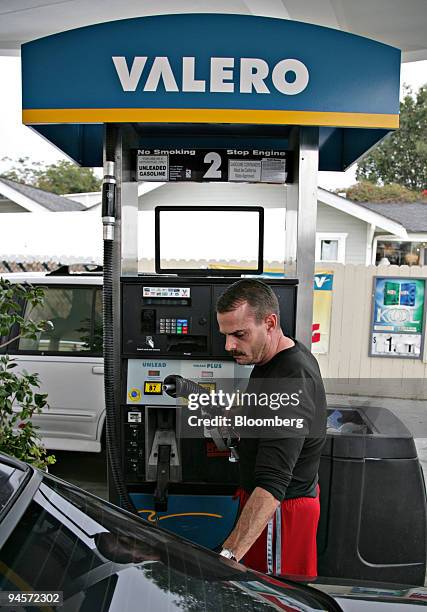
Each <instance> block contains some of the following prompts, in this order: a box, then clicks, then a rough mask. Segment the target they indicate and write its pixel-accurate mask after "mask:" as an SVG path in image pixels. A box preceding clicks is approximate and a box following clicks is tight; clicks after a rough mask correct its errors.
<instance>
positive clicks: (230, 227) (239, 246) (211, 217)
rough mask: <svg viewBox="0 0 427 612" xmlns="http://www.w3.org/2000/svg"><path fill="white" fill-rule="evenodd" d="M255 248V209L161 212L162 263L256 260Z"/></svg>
mask: <svg viewBox="0 0 427 612" xmlns="http://www.w3.org/2000/svg"><path fill="white" fill-rule="evenodd" d="M258 248H259V213H258V211H256V210H254V211H234V210H229V211H199V210H191V211H178V210H176V211H175V210H173V211H172V210H164V211H160V258H161V259H162V260H165V259H207V260H214V261H215V262H219V261H222V260H237V261H240V260H247V261H250V260H255V261H258ZM164 266H165V262H163V263H162V267H164ZM167 267H173V264H168V265H167V266H166V269H167ZM200 267H202V266H200Z"/></svg>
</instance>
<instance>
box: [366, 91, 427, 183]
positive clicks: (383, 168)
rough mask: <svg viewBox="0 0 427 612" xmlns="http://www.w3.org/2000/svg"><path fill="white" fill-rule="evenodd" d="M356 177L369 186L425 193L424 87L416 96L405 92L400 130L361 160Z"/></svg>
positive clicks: (426, 116)
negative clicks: (398, 186)
mask: <svg viewBox="0 0 427 612" xmlns="http://www.w3.org/2000/svg"><path fill="white" fill-rule="evenodd" d="M356 176H357V179H358V180H360V179H361V180H363V179H364V180H367V181H370V182H372V183H384V184H390V183H398V184H399V185H403V186H404V187H407V188H408V189H414V190H419V191H421V190H423V189H427V85H425V86H424V87H421V89H419V90H418V92H417V93H416V94H413V93H412V91H411V90H407V92H406V95H405V97H404V99H403V101H402V102H401V104H400V128H399V129H398V130H396V131H395V132H393V133H392V134H391V135H390V136H388V137H387V138H386V139H385V140H384V141H383V142H382V143H381V144H380V145H379V146H378V147H376V148H375V149H374V150H373V151H372V152H371V153H368V154H367V155H366V156H365V157H364V158H363V159H362V161H361V162H360V163H359V165H358V169H357V174H356Z"/></svg>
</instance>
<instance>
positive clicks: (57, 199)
mask: <svg viewBox="0 0 427 612" xmlns="http://www.w3.org/2000/svg"><path fill="white" fill-rule="evenodd" d="M2 183H4V184H5V185H7V186H8V187H11V188H12V189H14V190H15V191H17V192H18V193H20V194H22V195H23V196H26V197H27V198H30V199H31V200H33V201H34V202H36V203H37V204H40V206H43V208H45V209H46V210H49V211H50V212H72V211H76V210H86V207H85V206H83V204H80V202H75V201H74V200H70V199H69V198H64V197H62V196H59V195H56V194H55V193H49V192H48V191H43V189H37V188H36V187H31V186H30V185H24V184H22V183H17V182H16V181H11V180H10V179H6V178H3V177H1V176H0V193H1V184H2Z"/></svg>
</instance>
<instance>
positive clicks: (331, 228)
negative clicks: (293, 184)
mask: <svg viewBox="0 0 427 612" xmlns="http://www.w3.org/2000/svg"><path fill="white" fill-rule="evenodd" d="M317 231H318V232H327V233H346V234H347V240H346V245H345V263H346V264H349V263H350V264H365V263H366V241H367V223H366V222H365V221H361V220H360V219H357V218H356V217H352V216H350V215H347V214H346V213H343V212H341V211H340V210H337V209H336V208H332V207H331V206H327V205H326V204H322V203H321V202H318V204H317Z"/></svg>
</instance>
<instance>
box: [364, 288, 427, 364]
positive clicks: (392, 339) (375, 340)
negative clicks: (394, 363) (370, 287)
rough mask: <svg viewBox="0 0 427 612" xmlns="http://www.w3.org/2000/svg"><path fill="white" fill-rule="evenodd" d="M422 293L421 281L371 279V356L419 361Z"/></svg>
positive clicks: (422, 305) (422, 306) (422, 310)
mask: <svg viewBox="0 0 427 612" xmlns="http://www.w3.org/2000/svg"><path fill="white" fill-rule="evenodd" d="M424 292H425V280H424V279H420V278H392V277H382V278H381V277H376V278H375V279H374V293H373V311H372V327H371V342H370V345H371V351H370V354H371V356H372V357H402V358H406V359H420V358H421V353H422V337H423V326H424Z"/></svg>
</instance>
